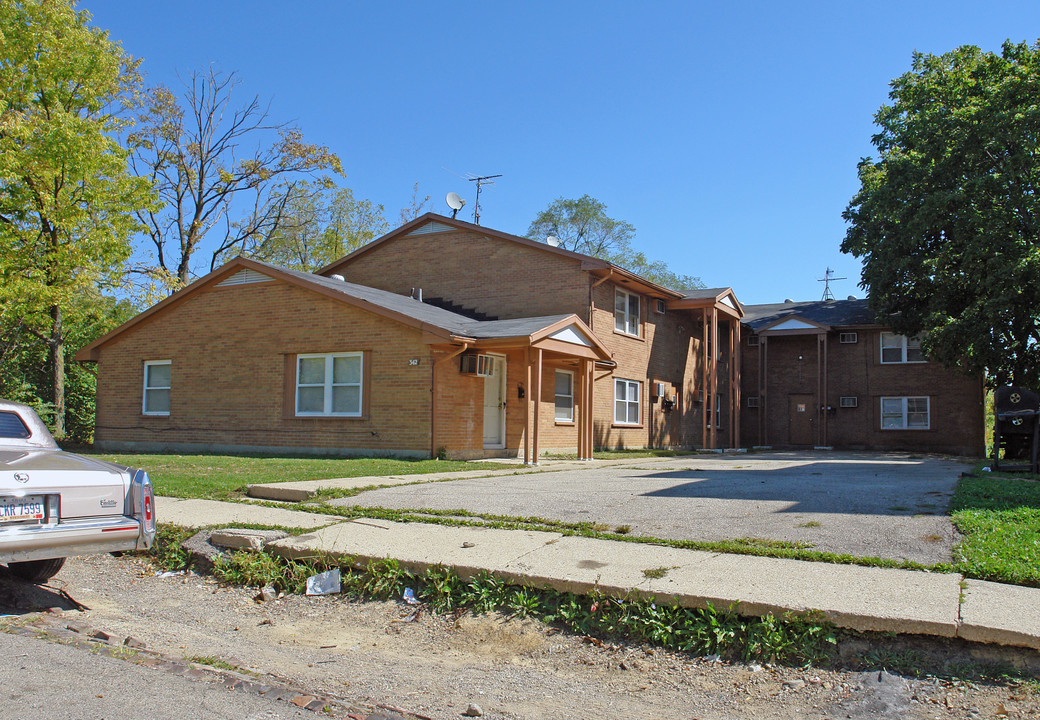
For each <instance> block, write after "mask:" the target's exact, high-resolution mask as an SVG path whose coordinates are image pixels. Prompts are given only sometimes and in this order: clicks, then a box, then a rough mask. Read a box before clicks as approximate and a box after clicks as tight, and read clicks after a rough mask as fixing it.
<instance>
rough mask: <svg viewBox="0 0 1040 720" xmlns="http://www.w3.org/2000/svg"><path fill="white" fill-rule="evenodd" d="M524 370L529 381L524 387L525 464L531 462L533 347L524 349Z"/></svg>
mask: <svg viewBox="0 0 1040 720" xmlns="http://www.w3.org/2000/svg"><path fill="white" fill-rule="evenodd" d="M524 371H525V372H526V373H527V382H525V383H524V387H525V388H526V389H527V390H526V392H525V393H524V465H530V464H531V349H530V348H527V349H525V350H524Z"/></svg>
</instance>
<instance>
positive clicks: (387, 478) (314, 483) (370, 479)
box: [246, 456, 692, 502]
mask: <svg viewBox="0 0 1040 720" xmlns="http://www.w3.org/2000/svg"><path fill="white" fill-rule="evenodd" d="M686 457H692V456H686ZM674 459H675V458H673V457H664V458H638V459H632V458H629V459H625V460H542V461H541V462H540V463H539V464H538V465H524V464H523V463H522V461H520V460H517V459H515V458H491V459H490V460H488V462H496V463H501V464H503V465H510V466H512V467H508V468H504V469H501V470H461V471H460V470H456V471H453V472H440V473H414V474H408V475H366V476H363V477H350V478H323V479H321V480H293V481H289V482H278V483H258V484H255V485H246V493H247V494H248V495H249V497H254V498H258V499H261V500H280V501H285V502H305V501H307V500H310V499H311V498H313V497H314V496H315V495H316V494H317V493H318V492H320V491H321V490H358V489H360V488H370V487H390V486H394V485H410V484H417V483H431V482H440V481H442V480H459V479H464V478H483V477H498V476H502V475H531V474H534V473H543V472H553V471H556V470H574V469H588V468H602V467H611V466H615V465H631V464H633V463H635V462H638V463H644V462H657V461H663V460H674Z"/></svg>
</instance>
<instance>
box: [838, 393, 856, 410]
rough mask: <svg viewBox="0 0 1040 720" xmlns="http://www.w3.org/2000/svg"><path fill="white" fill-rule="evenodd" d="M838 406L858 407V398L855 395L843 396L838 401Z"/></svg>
mask: <svg viewBox="0 0 1040 720" xmlns="http://www.w3.org/2000/svg"><path fill="white" fill-rule="evenodd" d="M838 406H839V407H843V408H854V407H859V397H858V396H856V395H843V396H842V397H841V400H839V401H838Z"/></svg>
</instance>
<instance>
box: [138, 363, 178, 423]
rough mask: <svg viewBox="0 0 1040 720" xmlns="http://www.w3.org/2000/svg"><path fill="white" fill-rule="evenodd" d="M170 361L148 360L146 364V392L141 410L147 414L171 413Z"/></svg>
mask: <svg viewBox="0 0 1040 720" xmlns="http://www.w3.org/2000/svg"><path fill="white" fill-rule="evenodd" d="M170 365H171V363H170V361H169V360H148V361H146V362H145V364H144V394H143V398H142V400H141V412H142V413H144V414H145V415H169V414H170Z"/></svg>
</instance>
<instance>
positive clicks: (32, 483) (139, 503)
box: [0, 400, 155, 582]
mask: <svg viewBox="0 0 1040 720" xmlns="http://www.w3.org/2000/svg"><path fill="white" fill-rule="evenodd" d="M154 539H155V496H154V494H153V491H152V481H151V480H150V479H149V478H148V473H146V472H145V471H144V470H134V469H132V468H128V467H124V466H122V465H114V464H112V463H107V462H102V461H101V460H95V459H93V458H89V457H85V456H83V455H74V454H72V453H67V452H64V451H62V450H61V449H60V448H59V447H58V445H57V443H55V442H54V438H53V437H51V434H50V432H49V431H48V430H47V426H46V425H44V424H43V421H41V420H40V418H39V416H38V415H37V414H36V413H35V412H34V411H33V410H32V408H30V407H28V406H26V405H22V404H20V403H15V402H10V401H7V400H0V563H6V564H7V567H8V569H9V570H10V571H11V572H12V573H13V574H15V575H17V576H19V577H22V578H25V579H26V580H29V581H31V582H44V581H46V580H48V579H49V578H51V577H53V576H54V575H55V574H56V573H57V572H58V570H60V569H61V566H62V565H63V564H64V563H65V558H66V557H68V556H69V555H89V554H93V553H101V552H122V551H124V550H142V549H147V548H150V547H151V546H152V541H153V540H154Z"/></svg>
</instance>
